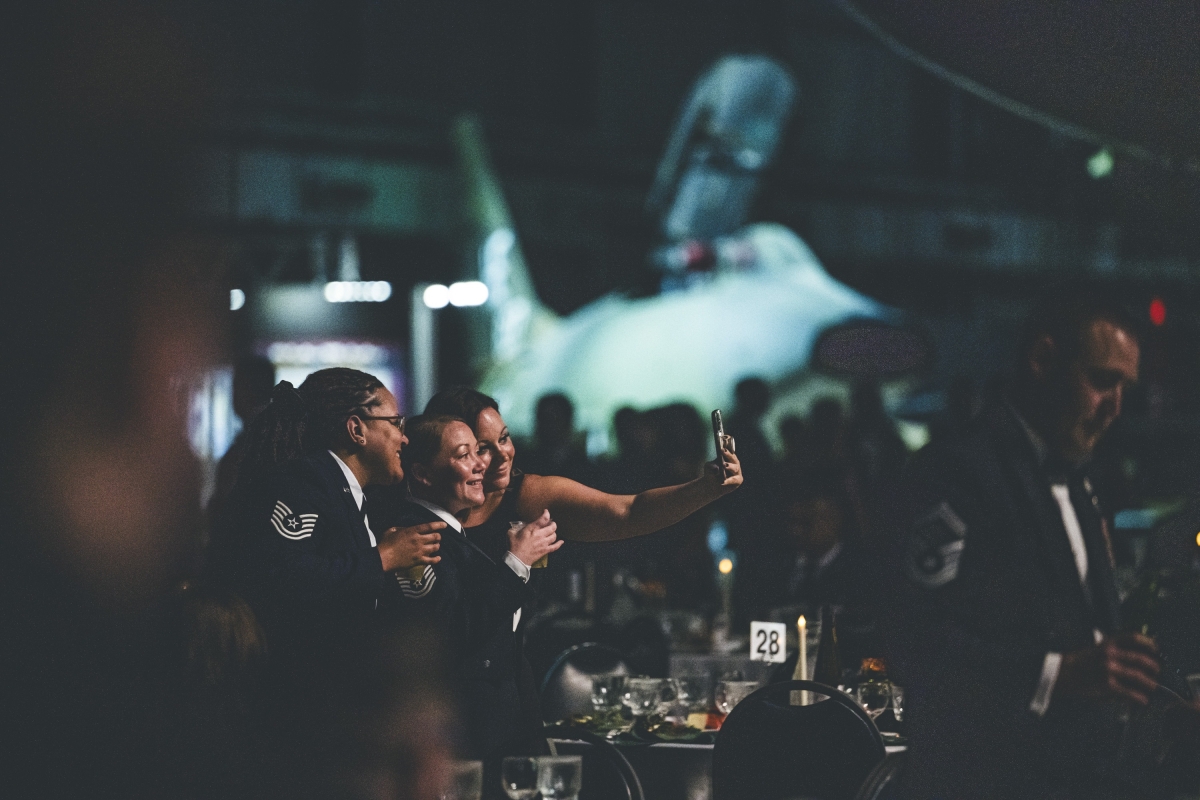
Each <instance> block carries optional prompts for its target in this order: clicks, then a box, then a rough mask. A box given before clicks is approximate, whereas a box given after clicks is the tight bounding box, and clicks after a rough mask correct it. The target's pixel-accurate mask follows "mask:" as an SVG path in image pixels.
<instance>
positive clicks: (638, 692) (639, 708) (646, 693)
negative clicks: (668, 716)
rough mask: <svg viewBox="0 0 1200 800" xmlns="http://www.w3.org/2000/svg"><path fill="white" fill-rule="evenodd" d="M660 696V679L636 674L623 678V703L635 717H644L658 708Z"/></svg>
mask: <svg viewBox="0 0 1200 800" xmlns="http://www.w3.org/2000/svg"><path fill="white" fill-rule="evenodd" d="M661 696H662V680H661V679H659V678H647V677H645V676H638V677H636V678H626V679H625V696H624V701H625V705H626V706H627V707H628V708H629V711H630V713H632V714H633V715H634V716H635V717H644V716H646V715H647V714H652V713H654V712H656V711H657V710H658V706H659V701H660V698H661Z"/></svg>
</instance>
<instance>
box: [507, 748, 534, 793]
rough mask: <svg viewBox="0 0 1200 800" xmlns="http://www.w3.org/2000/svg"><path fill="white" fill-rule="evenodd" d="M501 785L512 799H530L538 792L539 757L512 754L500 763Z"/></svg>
mask: <svg viewBox="0 0 1200 800" xmlns="http://www.w3.org/2000/svg"><path fill="white" fill-rule="evenodd" d="M500 785H501V786H502V787H503V788H504V793H505V794H506V795H508V796H509V797H510V798H512V800H529V798H531V797H533V796H534V795H535V794H537V792H538V764H537V759H533V758H526V757H525V756H510V757H509V758H506V759H504V761H503V763H502V764H501V765H500Z"/></svg>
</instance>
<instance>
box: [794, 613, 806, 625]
mask: <svg viewBox="0 0 1200 800" xmlns="http://www.w3.org/2000/svg"><path fill="white" fill-rule="evenodd" d="M796 624H797V625H799V626H800V627H801V628H803V627H804V626H805V625H807V624H808V622H807V621H805V619H804V615H803V614H801V615H800V619H798V620H796Z"/></svg>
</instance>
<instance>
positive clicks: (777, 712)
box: [712, 681, 886, 800]
mask: <svg viewBox="0 0 1200 800" xmlns="http://www.w3.org/2000/svg"><path fill="white" fill-rule="evenodd" d="M802 690H806V691H808V692H810V693H812V694H813V695H814V697H813V699H814V700H817V701H818V702H814V703H812V704H811V705H792V703H791V701H792V697H793V692H798V691H802ZM821 698H825V699H821ZM885 755H886V751H885V749H884V746H883V737H882V736H880V735H879V729H878V728H876V727H875V723H874V722H873V721H872V720H871V718H870V717H869V716H868V715H867V712H865V711H863V710H862V708H860V707H859V705H858V704H857V703H855V702H854V701H853V700H851V699H850V698H849V697H847V696H846V695H844V694H842V693H841V692H839V691H838V690H837V689H834V688H832V687H830V686H825V685H824V684H820V683H815V682H813V681H787V682H785V683H776V684H771V685H769V686H766V687H763V688H762V689H759V690H758V691H756V692H755V693H754V694H752V695H750V696H749V697H747V698H746V699H745V700H743V701H742V702H741V703H738V705H737V707H735V708H734V709H733V711H732V712H730V714H729V716H728V717H726V718H725V722H724V724H723V725H722V726H721V730H720V732H719V733H718V734H717V741H716V745H715V747H714V748H713V770H712V774H713V794H712V796H713V800H744V798H754V800H784V799H785V798H794V797H814V798H821V800H853V798H854V796H855V794H856V793H857V792H858V789H859V787H860V786H862V784H863V781H864V780H866V778H867V775H869V774H870V772H871V770H872V769H873V768H874V767H875V765H876V764H878V763H879V762H880V761H882V760H883V759H884V756H885Z"/></svg>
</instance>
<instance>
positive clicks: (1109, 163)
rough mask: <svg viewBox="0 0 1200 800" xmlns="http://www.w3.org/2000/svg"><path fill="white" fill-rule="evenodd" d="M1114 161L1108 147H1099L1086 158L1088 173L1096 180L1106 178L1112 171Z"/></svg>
mask: <svg viewBox="0 0 1200 800" xmlns="http://www.w3.org/2000/svg"><path fill="white" fill-rule="evenodd" d="M1115 163H1116V162H1115V161H1114V160H1113V156H1112V153H1110V152H1108V148H1107V147H1101V148H1100V149H1099V150H1097V151H1096V154H1095V155H1094V156H1092V157H1091V158H1089V159H1088V162H1087V171H1088V175H1091V176H1092V177H1093V178H1095V179H1096V180H1100V179H1101V178H1107V177H1108V176H1109V174H1110V173H1111V172H1112V170H1113V164H1115Z"/></svg>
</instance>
